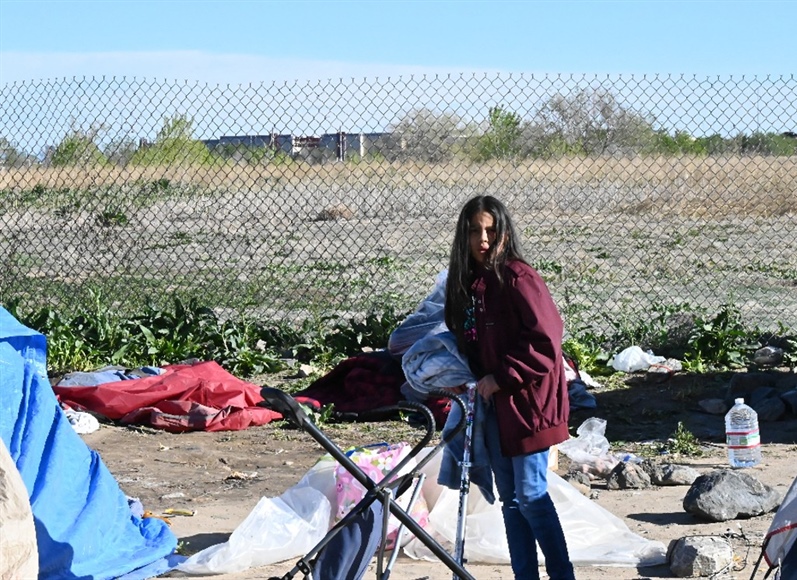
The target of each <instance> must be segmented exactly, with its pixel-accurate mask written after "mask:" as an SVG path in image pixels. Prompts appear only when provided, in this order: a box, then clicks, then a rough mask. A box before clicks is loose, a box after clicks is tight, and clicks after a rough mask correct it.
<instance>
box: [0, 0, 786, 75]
mask: <svg viewBox="0 0 797 580" xmlns="http://www.w3.org/2000/svg"><path fill="white" fill-rule="evenodd" d="M795 23H797V1H793V0H782V1H767V0H754V1H737V2H733V1H699V0H694V1H682V2H672V1H666V2H665V1H660V2H659V1H648V0H626V1H613V2H611V1H580V2H576V1H566V0H563V1H558V2H553V1H549V2H545V1H533V0H526V1H502V0H491V1H488V2H482V1H470V2H468V1H432V0H423V1H408V0H405V1H401V2H391V1H349V2H344V1H337V0H326V1H298V0H297V1H293V2H277V1H265V0H250V1H237V0H224V1H223V2H221V1H177V0H157V1H154V0H150V1H147V0H137V1H132V2H131V1H124V0H102V1H100V0H95V1H76V0H74V1H73V0H62V1H58V0H50V1H37V0H0V84H5V83H8V82H15V81H26V80H35V79H55V78H64V77H67V78H71V77H97V76H117V77H120V76H127V77H138V78H158V79H161V78H166V79H178V80H183V79H185V80H190V81H202V82H209V83H220V84H223V83H232V84H246V83H254V82H262V81H290V80H313V79H318V80H326V79H334V78H347V79H348V78H358V77H369V78H370V77H393V76H406V75H412V74H424V73H438V72H442V73H450V72H453V73H462V72H481V71H485V72H495V71H502V72H525V73H562V74H570V73H587V74H604V73H606V74H634V75H641V74H661V73H667V74H694V75H709V76H710V75H767V74H771V75H791V74H793V73H794V72H795V63H796V62H797V57H795V54H797V53H795V48H794V38H795V35H797V27H795Z"/></svg>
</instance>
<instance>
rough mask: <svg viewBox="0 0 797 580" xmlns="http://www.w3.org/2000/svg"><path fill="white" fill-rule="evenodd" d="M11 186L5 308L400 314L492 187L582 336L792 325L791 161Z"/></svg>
mask: <svg viewBox="0 0 797 580" xmlns="http://www.w3.org/2000/svg"><path fill="white" fill-rule="evenodd" d="M0 191H2V192H3V196H2V211H1V212H0V225H2V234H0V236H1V237H0V263H2V264H3V266H4V267H3V271H4V274H3V276H2V282H0V289H2V294H3V296H4V297H5V296H8V295H13V294H17V293H20V292H22V293H23V294H26V295H28V296H32V297H35V296H39V297H41V296H47V297H48V299H49V300H51V301H52V299H51V298H50V297H53V296H57V297H60V299H61V300H65V299H68V298H71V297H74V296H78V295H80V293H81V292H82V291H85V289H86V288H87V287H89V286H93V287H99V288H101V289H102V290H103V291H104V293H105V295H106V296H108V297H109V298H110V299H112V300H114V301H115V302H117V303H119V304H122V305H124V304H126V303H128V302H130V301H134V300H136V297H140V296H142V295H147V296H155V297H158V296H167V295H169V294H170V293H171V292H174V291H178V292H183V293H186V292H187V293H195V294H199V295H201V296H202V297H203V298H204V299H206V300H208V301H209V302H210V303H211V305H213V306H216V307H219V308H231V309H233V310H244V311H246V312H249V313H255V314H258V315H266V316H285V315H288V314H297V313H304V314H306V313H318V312H341V313H358V312H359V313H362V312H365V311H367V310H369V309H374V308H376V309H377V310H378V309H379V308H383V307H384V306H385V305H387V304H393V305H395V306H396V307H397V308H399V309H407V308H411V307H412V305H414V304H415V303H417V301H418V300H419V299H420V298H422V297H423V295H424V294H425V292H426V291H427V290H428V288H429V286H430V285H431V283H432V280H433V278H434V275H435V274H436V273H437V272H438V271H440V270H441V269H443V268H444V267H445V266H446V261H447V254H448V247H449V244H450V239H451V230H452V227H453V221H454V219H455V216H456V213H457V211H458V208H459V207H460V206H461V204H462V203H463V202H464V201H465V200H466V199H468V198H469V197H471V196H473V195H477V194H484V193H489V194H493V195H496V196H498V197H499V198H501V199H502V200H503V201H504V202H505V203H506V204H507V205H508V206H509V207H510V209H511V210H512V211H513V212H514V214H515V217H516V220H517V222H518V224H519V226H520V227H521V229H522V237H523V243H524V247H525V250H526V253H527V257H528V259H529V261H530V262H532V264H534V265H535V266H536V267H537V268H538V269H540V271H541V272H542V273H543V275H544V276H545V277H546V278H547V279H548V281H549V284H550V286H551V289H552V291H553V292H554V295H555V296H556V298H557V300H558V301H559V303H560V305H561V307H562V309H563V311H564V312H565V314H566V316H568V317H569V318H570V319H571V322H572V323H573V324H583V323H585V322H591V321H596V320H601V319H604V318H605V317H606V316H612V317H618V316H624V317H628V316H635V317H639V318H644V317H645V316H646V315H647V314H649V313H650V312H651V309H655V308H659V307H662V306H664V305H667V306H671V307H674V308H678V307H680V306H681V305H685V304H688V305H690V306H694V307H699V308H705V309H708V310H712V309H717V308H719V307H721V305H723V304H725V303H728V302H733V303H734V304H736V305H738V306H739V307H740V308H741V310H742V312H743V313H744V315H745V316H746V317H748V318H749V320H750V321H751V322H753V323H755V324H759V325H762V326H766V327H774V326H775V324H776V323H777V322H783V323H785V324H787V325H794V324H797V292H795V291H794V288H795V284H797V234H795V231H797V230H796V229H795V228H794V222H795V214H797V160H795V158H793V157H754V156H750V157H742V156H728V157H684V156H681V157H663V156H659V157H644V156H636V157H631V158H614V157H601V158H562V159H556V160H529V161H523V162H518V163H509V162H500V161H494V162H487V163H480V164H473V163H467V162H457V161H450V162H446V163H439V164H422V163H418V162H392V163H389V162H381V163H376V162H374V163H369V162H366V161H361V162H359V163H324V164H310V163H306V162H298V161H290V160H289V161H285V162H282V163H279V164H275V163H264V164H258V165H247V164H236V163H233V162H229V163H218V164H212V165H182V166H180V165H176V166H169V167H124V168H121V167H90V168H77V167H73V168H42V167H32V168H19V169H3V170H2V171H0ZM55 301H57V300H55Z"/></svg>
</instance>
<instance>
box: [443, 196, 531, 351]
mask: <svg viewBox="0 0 797 580" xmlns="http://www.w3.org/2000/svg"><path fill="white" fill-rule="evenodd" d="M481 212H486V213H489V214H490V215H491V216H493V222H494V226H495V243H494V244H493V246H492V247H491V248H490V251H489V252H488V253H487V255H486V256H485V258H484V267H485V268H487V269H488V270H492V271H494V272H495V274H496V276H497V277H498V281H499V283H503V267H504V264H506V262H507V261H508V260H521V261H525V260H524V258H523V253H522V252H521V250H520V244H519V242H518V237H517V235H516V234H515V226H514V224H513V223H512V217H511V216H510V215H509V211H508V210H507V209H506V206H504V204H503V203H501V202H500V201H498V200H497V199H496V198H494V197H493V196H491V195H479V196H476V197H474V198H471V199H470V200H469V201H468V202H467V203H466V204H465V205H464V206H463V208H462V211H460V212H459V219H458V220H457V229H456V231H455V233H454V242H453V243H452V244H451V257H450V259H449V262H448V281H447V282H446V305H445V318H446V325H447V326H448V328H449V330H451V332H453V333H454V335H455V336H456V337H457V341H458V342H460V343H461V342H462V338H463V336H464V328H463V327H464V323H465V309H466V308H468V306H470V286H471V284H472V283H473V279H474V273H475V269H476V262H475V261H474V260H473V257H472V256H471V253H470V222H471V219H473V216H475V215H476V214H478V213H481Z"/></svg>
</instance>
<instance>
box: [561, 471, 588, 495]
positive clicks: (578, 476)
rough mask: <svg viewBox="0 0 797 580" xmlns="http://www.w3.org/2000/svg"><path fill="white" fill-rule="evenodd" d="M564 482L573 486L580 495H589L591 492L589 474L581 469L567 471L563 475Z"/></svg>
mask: <svg viewBox="0 0 797 580" xmlns="http://www.w3.org/2000/svg"><path fill="white" fill-rule="evenodd" d="M562 479H564V480H565V481H566V482H568V483H569V484H570V485H572V486H573V487H575V488H576V489H577V490H578V491H579V492H581V494H582V495H584V496H586V497H589V496H590V493H591V492H592V482H591V480H590V478H589V475H587V474H586V473H584V472H582V471H568V472H567V473H566V474H565V475H564V477H562Z"/></svg>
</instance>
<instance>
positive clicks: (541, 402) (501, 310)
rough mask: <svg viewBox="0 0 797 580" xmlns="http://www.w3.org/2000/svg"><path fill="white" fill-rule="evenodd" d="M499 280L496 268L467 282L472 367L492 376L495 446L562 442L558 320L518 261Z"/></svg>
mask: <svg viewBox="0 0 797 580" xmlns="http://www.w3.org/2000/svg"><path fill="white" fill-rule="evenodd" d="M503 278H504V285H503V287H502V286H500V285H499V282H498V278H497V276H496V275H495V273H493V272H489V271H483V272H482V273H481V274H479V275H477V278H476V280H475V281H474V282H473V285H472V286H471V290H472V291H473V295H474V298H475V317H476V332H477V336H478V343H476V344H473V346H474V347H475V348H476V352H471V353H469V354H471V356H470V358H471V360H472V361H473V362H475V363H476V364H474V365H473V367H474V369H473V370H474V372H476V373H477V374H478V376H480V377H481V376H484V375H488V374H490V373H492V374H493V375H494V376H495V380H496V382H497V383H498V386H499V387H500V390H499V391H498V392H497V393H496V394H495V395H493V401H494V404H495V406H496V413H497V415H498V425H499V429H500V433H501V449H502V451H503V453H504V455H506V456H510V457H511V456H514V455H521V454H524V453H530V452H533V451H539V450H541V449H545V448H547V447H550V446H552V445H555V444H557V443H561V442H562V441H565V440H566V439H568V438H569V433H568V430H567V421H568V418H569V414H570V404H569V401H568V396H567V380H566V378H565V372H564V365H563V362H562V333H563V324H562V318H561V317H560V315H559V311H558V309H557V308H556V304H555V303H554V301H553V298H551V294H550V292H549V291H548V287H547V286H546V285H545V282H544V281H543V279H542V278H541V277H540V275H539V273H538V272H537V271H536V270H535V269H534V268H532V267H531V266H529V265H528V264H525V263H523V262H520V261H511V262H509V263H508V264H507V265H506V266H505V268H504V271H503ZM470 350H471V351H472V350H473V349H470ZM474 359H475V360H474Z"/></svg>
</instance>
